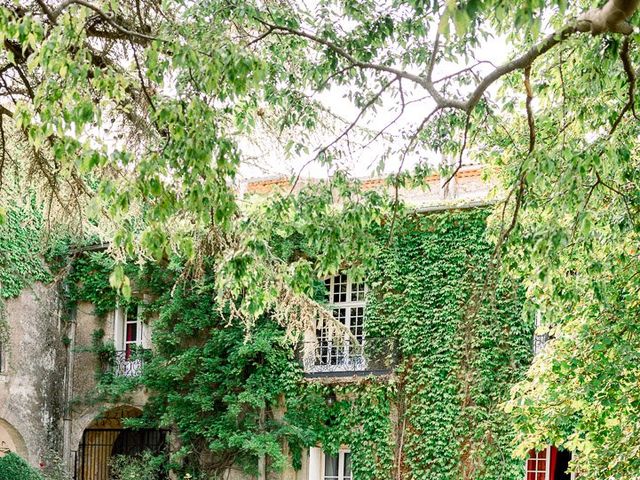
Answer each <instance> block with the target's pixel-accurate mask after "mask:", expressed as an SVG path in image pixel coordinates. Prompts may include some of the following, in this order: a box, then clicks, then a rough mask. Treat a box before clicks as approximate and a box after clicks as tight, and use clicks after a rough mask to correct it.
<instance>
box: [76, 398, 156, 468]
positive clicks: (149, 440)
mask: <svg viewBox="0 0 640 480" xmlns="http://www.w3.org/2000/svg"><path fill="white" fill-rule="evenodd" d="M141 414H142V412H141V411H140V410H139V409H137V408H135V407H129V406H121V407H116V408H113V409H111V410H109V411H107V412H105V413H103V414H102V415H100V416H99V417H98V418H96V419H95V420H94V421H93V422H91V423H90V424H89V426H88V427H87V428H86V429H85V430H84V432H83V434H82V439H81V440H80V445H79V447H78V452H77V455H76V460H75V463H76V465H75V477H74V478H75V480H109V465H110V463H111V459H112V458H113V457H114V456H115V455H137V454H140V453H142V452H143V451H145V450H151V451H153V452H154V453H160V452H162V451H164V449H165V446H166V432H165V431H163V430H158V429H141V430H131V429H127V428H124V423H123V420H124V419H126V418H136V417H139V416H140V415H141Z"/></svg>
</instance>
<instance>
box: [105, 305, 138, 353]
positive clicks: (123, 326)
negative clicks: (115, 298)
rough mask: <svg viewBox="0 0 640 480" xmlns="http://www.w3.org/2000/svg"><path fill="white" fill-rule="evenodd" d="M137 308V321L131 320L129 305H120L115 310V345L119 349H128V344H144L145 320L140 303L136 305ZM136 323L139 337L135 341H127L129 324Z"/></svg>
mask: <svg viewBox="0 0 640 480" xmlns="http://www.w3.org/2000/svg"><path fill="white" fill-rule="evenodd" d="M135 309H136V317H135V321H131V322H130V321H129V320H128V319H129V311H128V310H129V309H128V308H127V307H118V309H117V310H116V311H115V322H114V329H113V336H114V346H115V348H116V350H117V351H124V350H126V349H127V346H128V345H135V346H136V347H142V346H144V342H143V339H144V334H145V332H144V330H145V328H144V322H143V321H142V315H141V308H140V305H137V306H136V307H135ZM128 323H135V324H136V331H137V336H136V337H137V338H136V340H135V341H127V324H128Z"/></svg>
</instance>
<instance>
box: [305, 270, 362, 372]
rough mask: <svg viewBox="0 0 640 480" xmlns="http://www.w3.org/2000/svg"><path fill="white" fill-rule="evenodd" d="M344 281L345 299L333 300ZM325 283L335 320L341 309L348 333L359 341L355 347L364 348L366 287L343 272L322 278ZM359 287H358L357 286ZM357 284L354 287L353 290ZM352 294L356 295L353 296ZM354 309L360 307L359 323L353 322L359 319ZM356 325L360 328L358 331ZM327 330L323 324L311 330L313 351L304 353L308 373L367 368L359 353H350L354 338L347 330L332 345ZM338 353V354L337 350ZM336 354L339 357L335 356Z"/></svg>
mask: <svg viewBox="0 0 640 480" xmlns="http://www.w3.org/2000/svg"><path fill="white" fill-rule="evenodd" d="M343 280H344V282H345V283H344V284H345V286H346V288H345V291H344V292H343V293H344V296H345V300H344V301H342V300H340V299H338V301H335V299H334V288H335V286H336V285H339V284H340V283H338V282H342V281H343ZM325 285H326V288H327V292H326V296H325V300H326V306H327V309H328V310H330V311H331V312H332V313H333V315H334V318H335V319H336V321H339V313H338V312H339V311H340V310H343V311H344V323H343V325H344V326H345V328H347V329H348V332H351V334H352V335H354V336H355V337H356V339H357V340H358V343H359V345H358V347H357V350H359V351H360V352H362V351H363V349H364V345H365V341H366V333H365V320H366V303H367V301H366V295H367V286H366V283H365V282H354V281H353V280H352V278H351V277H350V276H349V275H346V274H344V273H338V274H337V275H333V276H331V277H328V278H326V279H325ZM356 286H358V287H361V288H357V287H356ZM354 287H356V288H357V289H355V288H354ZM353 295H355V296H356V298H355V299H353ZM357 309H362V321H361V323H360V324H358V323H355V321H356V320H357V319H358V318H359V317H358V312H357ZM358 328H359V329H360V331H359V332H358ZM331 335H332V333H330V329H329V328H327V327H326V326H324V327H322V328H318V329H316V332H314V333H313V338H314V341H313V344H314V348H313V349H311V350H312V351H309V352H305V355H304V356H305V360H304V364H305V371H307V372H309V373H322V372H340V371H361V370H366V360H365V358H364V356H363V355H362V354H358V353H355V354H354V353H353V351H352V348H353V342H354V340H353V337H352V336H351V335H349V333H347V332H345V334H344V336H343V338H342V339H340V341H336V342H335V345H334V342H333V341H332V337H331ZM336 352H337V353H336ZM334 355H337V356H338V357H340V358H338V359H335V358H334ZM325 357H326V358H328V360H324V361H319V360H320V359H324V358H325Z"/></svg>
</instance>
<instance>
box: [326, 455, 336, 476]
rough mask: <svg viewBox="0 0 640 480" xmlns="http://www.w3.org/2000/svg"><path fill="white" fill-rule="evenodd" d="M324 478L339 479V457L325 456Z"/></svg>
mask: <svg viewBox="0 0 640 480" xmlns="http://www.w3.org/2000/svg"><path fill="white" fill-rule="evenodd" d="M324 478H325V480H333V479H334V478H338V457H337V456H336V457H334V456H331V455H326V454H325V456H324Z"/></svg>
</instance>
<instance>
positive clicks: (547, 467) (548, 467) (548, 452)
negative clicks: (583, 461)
mask: <svg viewBox="0 0 640 480" xmlns="http://www.w3.org/2000/svg"><path fill="white" fill-rule="evenodd" d="M551 448H552V447H551V445H549V446H548V447H547V448H545V449H544V450H540V451H544V452H546V462H545V470H544V472H543V471H541V470H537V466H538V457H537V455H538V453H539V452H536V460H535V461H536V470H535V471H533V472H532V471H531V470H529V460H530V459H531V457H528V458H527V461H526V462H527V463H526V464H525V472H524V480H527V478H528V477H529V473H535V474H536V476H537V474H539V473H544V479H545V480H549V479H550V478H551ZM573 456H574V453H573V452H571V460H573ZM571 480H576V474H575V472H571Z"/></svg>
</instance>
